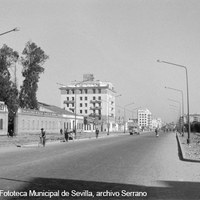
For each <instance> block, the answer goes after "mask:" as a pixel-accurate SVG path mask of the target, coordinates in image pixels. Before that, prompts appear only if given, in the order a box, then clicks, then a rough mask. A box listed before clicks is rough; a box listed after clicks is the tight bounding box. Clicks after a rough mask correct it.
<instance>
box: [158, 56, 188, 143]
mask: <svg viewBox="0 0 200 200" xmlns="http://www.w3.org/2000/svg"><path fill="white" fill-rule="evenodd" d="M157 62H159V63H165V64H169V65H174V66H177V67H181V68H184V69H185V74H186V88H187V121H188V138H187V143H188V144H190V108H189V86H188V72H187V67H186V66H183V65H179V64H175V63H171V62H166V61H161V60H157Z"/></svg>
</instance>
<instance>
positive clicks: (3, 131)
mask: <svg viewBox="0 0 200 200" xmlns="http://www.w3.org/2000/svg"><path fill="white" fill-rule="evenodd" d="M7 133H8V110H7V106H6V105H5V103H4V102H2V101H0V135H7Z"/></svg>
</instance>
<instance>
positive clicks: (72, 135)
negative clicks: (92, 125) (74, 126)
mask: <svg viewBox="0 0 200 200" xmlns="http://www.w3.org/2000/svg"><path fill="white" fill-rule="evenodd" d="M60 134H61V135H62V134H63V130H62V129H60ZM95 134H96V138H98V136H99V129H98V128H97V129H96V130H95ZM75 135H76V134H75V130H73V131H70V130H69V129H67V128H65V130H64V138H65V141H66V142H68V140H69V139H72V140H74V138H75Z"/></svg>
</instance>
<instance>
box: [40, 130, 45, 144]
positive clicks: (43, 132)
mask: <svg viewBox="0 0 200 200" xmlns="http://www.w3.org/2000/svg"><path fill="white" fill-rule="evenodd" d="M40 142H41V144H42V145H43V147H45V144H46V132H45V131H44V129H43V128H41V133H40Z"/></svg>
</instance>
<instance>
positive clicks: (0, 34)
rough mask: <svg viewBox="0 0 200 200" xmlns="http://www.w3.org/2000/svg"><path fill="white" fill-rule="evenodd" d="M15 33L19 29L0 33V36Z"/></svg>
mask: <svg viewBox="0 0 200 200" xmlns="http://www.w3.org/2000/svg"><path fill="white" fill-rule="evenodd" d="M15 31H19V28H17V27H16V28H14V29H12V30H10V31H6V32H4V33H0V36H2V35H5V34H7V33H10V32H15Z"/></svg>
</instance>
